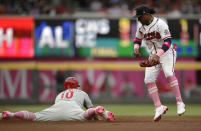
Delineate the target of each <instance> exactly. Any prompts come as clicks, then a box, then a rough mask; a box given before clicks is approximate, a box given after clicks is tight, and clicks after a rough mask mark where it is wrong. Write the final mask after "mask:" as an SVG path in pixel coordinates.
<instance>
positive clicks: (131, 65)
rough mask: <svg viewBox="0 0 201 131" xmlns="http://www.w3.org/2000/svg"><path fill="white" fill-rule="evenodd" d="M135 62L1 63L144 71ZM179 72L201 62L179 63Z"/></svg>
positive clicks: (197, 66)
mask: <svg viewBox="0 0 201 131" xmlns="http://www.w3.org/2000/svg"><path fill="white" fill-rule="evenodd" d="M138 63H139V62H138V61H135V62H123V61H122V62H121V61H118V62H106V61H104V62H100V61H98V62H90V61H84V62H72V61H70V62H57V63H56V62H34V61H31V62H0V69H13V70H14V69H36V70H52V69H59V70H85V69H104V70H140V71H142V70H144V69H145V68H141V67H140V66H139V64H138ZM175 69H177V70H201V62H177V63H176V66H175Z"/></svg>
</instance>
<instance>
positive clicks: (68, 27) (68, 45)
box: [34, 19, 74, 57]
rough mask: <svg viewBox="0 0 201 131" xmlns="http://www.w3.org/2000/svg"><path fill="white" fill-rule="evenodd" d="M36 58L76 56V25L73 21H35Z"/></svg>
mask: <svg viewBox="0 0 201 131" xmlns="http://www.w3.org/2000/svg"><path fill="white" fill-rule="evenodd" d="M34 38H35V56H36V57H44V56H45V57H50V56H53V57H72V56H74V48H73V38H74V24H73V21H71V20H54V19H53V20H42V19H41V20H40V19H37V20H35V36H34Z"/></svg>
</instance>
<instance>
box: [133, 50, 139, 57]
mask: <svg viewBox="0 0 201 131" xmlns="http://www.w3.org/2000/svg"><path fill="white" fill-rule="evenodd" d="M134 56H135V57H140V52H139V49H134Z"/></svg>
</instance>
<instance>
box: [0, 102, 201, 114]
mask: <svg viewBox="0 0 201 131" xmlns="http://www.w3.org/2000/svg"><path fill="white" fill-rule="evenodd" d="M101 105H102V106H104V107H105V108H106V109H107V110H110V111H112V112H114V114H115V115H116V116H153V114H154V106H153V105H152V104H101ZM49 106H51V105H1V106H0V112H2V111H4V110H9V111H12V112H16V111H19V110H28V111H31V112H38V111H41V110H43V109H45V108H48V107H49ZM95 106H96V105H95ZM167 106H168V108H169V110H168V112H167V114H166V116H175V115H177V114H176V105H174V104H169V105H167ZM185 116H201V104H187V105H186V113H185Z"/></svg>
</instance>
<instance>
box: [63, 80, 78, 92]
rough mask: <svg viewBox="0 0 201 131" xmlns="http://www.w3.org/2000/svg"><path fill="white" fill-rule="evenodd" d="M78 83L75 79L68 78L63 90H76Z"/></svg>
mask: <svg viewBox="0 0 201 131" xmlns="http://www.w3.org/2000/svg"><path fill="white" fill-rule="evenodd" d="M79 86H80V85H79V83H78V81H77V79H76V78H75V77H68V78H66V79H65V82H64V89H65V90H67V89H77V88H78V87H79Z"/></svg>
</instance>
